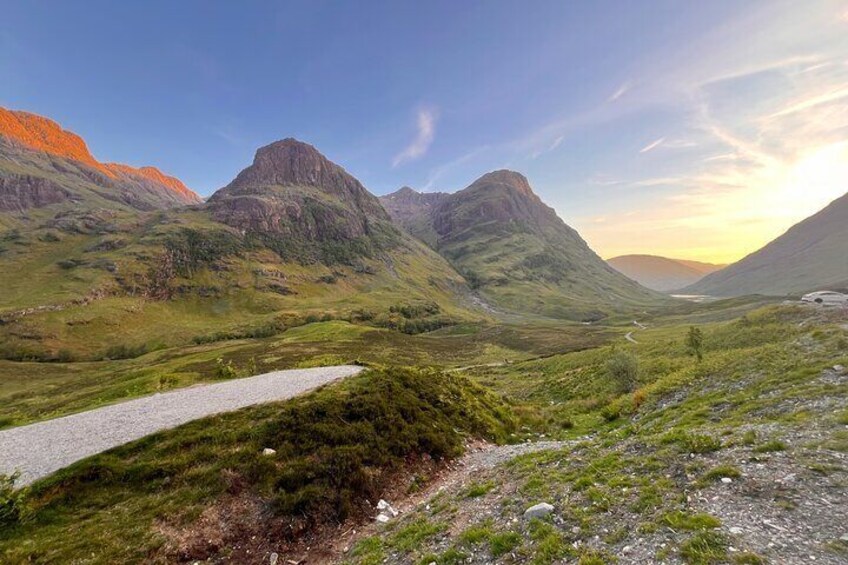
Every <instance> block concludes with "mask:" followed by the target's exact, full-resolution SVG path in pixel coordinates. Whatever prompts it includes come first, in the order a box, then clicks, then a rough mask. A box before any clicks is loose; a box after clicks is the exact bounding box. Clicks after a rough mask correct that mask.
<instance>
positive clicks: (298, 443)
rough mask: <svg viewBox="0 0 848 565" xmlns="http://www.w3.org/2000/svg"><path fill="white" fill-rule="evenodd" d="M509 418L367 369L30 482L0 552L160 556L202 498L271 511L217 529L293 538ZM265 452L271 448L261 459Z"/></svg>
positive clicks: (359, 507) (354, 511) (444, 391)
mask: <svg viewBox="0 0 848 565" xmlns="http://www.w3.org/2000/svg"><path fill="white" fill-rule="evenodd" d="M513 426H514V422H513V421H512V419H511V416H510V414H509V411H508V409H507V408H506V407H505V406H504V405H503V404H501V403H500V402H499V401H498V400H497V399H496V398H495V397H494V396H492V395H491V394H489V393H487V392H485V391H483V390H482V389H480V388H479V387H477V386H476V385H473V384H471V383H470V382H468V381H467V380H465V379H463V378H461V377H458V376H452V375H445V374H441V373H438V372H434V371H413V370H400V369H392V370H385V371H370V372H366V373H365V374H363V375H361V376H357V377H353V378H351V379H348V380H346V381H343V382H342V383H339V384H336V385H332V386H328V387H325V388H323V389H320V390H319V391H317V392H314V393H312V394H310V395H308V396H305V397H302V398H298V399H294V400H291V401H288V402H285V403H282V404H272V405H265V406H261V407H256V408H251V409H246V410H241V411H239V412H235V413H231V414H226V415H222V416H217V417H213V418H207V419H204V420H200V421H197V422H193V423H191V424H188V425H185V426H182V427H180V428H177V429H175V430H170V431H167V432H161V433H158V434H155V435H153V436H149V437H147V438H144V439H142V440H139V441H136V442H133V443H131V444H128V445H126V446H122V447H120V448H117V449H114V450H111V451H109V452H107V453H104V454H102V455H99V456H95V457H93V458H90V459H87V460H85V461H82V462H80V463H77V464H75V465H73V466H71V467H69V468H68V469H65V470H63V471H60V472H59V473H57V474H55V475H54V476H52V477H50V478H48V479H45V480H42V481H40V482H38V483H36V484H35V485H33V486H32V489H31V490H30V492H29V493H28V494H27V496H26V499H25V501H24V504H25V505H26V507H27V509H28V511H29V513H30V517H29V519H28V520H26V521H24V522H23V523H21V524H19V525H17V526H15V527H13V528H11V529H8V528H7V529H4V530H2V531H0V556H3V557H2V559H3V560H6V561H12V562H15V561H19V560H22V559H34V560H40V561H64V562H68V561H74V560H78V559H80V558H82V557H83V556H86V555H89V554H90V553H91V552H96V553H97V554H98V555H99V556H101V557H102V558H103V559H104V560H106V561H120V560H128V559H129V560H133V559H137V558H138V557H139V556H140V555H160V556H169V557H168V558H171V559H173V558H175V557H176V554H175V553H174V552H176V551H177V549H175V547H174V543H175V542H174V541H173V540H171V541H169V540H168V538H167V536H166V537H165V538H164V539H163V536H162V534H161V533H160V532H161V531H162V527H163V526H162V525H163V524H167V527H166V528H165V529H166V530H168V531H174V532H179V535H180V536H183V535H185V536H188V537H189V538H191V535H192V534H191V532H192V531H193V528H194V527H195V523H196V522H197V520H198V518H199V516H200V513H201V512H202V509H204V508H209V507H210V506H214V505H224V507H227V508H230V507H232V508H233V510H232V512H233V513H236V514H238V512H239V510H238V509H241V510H240V511H241V512H242V513H246V514H247V516H250V515H251V514H250V508H253V507H254V506H255V505H260V506H264V507H267V508H269V509H270V510H271V511H272V514H271V516H270V517H266V518H264V519H262V520H256V521H253V520H248V521H247V523H248V524H249V526H243V527H242V531H238V530H237V529H235V531H233V529H227V530H224V531H223V532H222V534H221V535H224V536H225V537H226V535H233V536H242V535H247V534H248V533H251V535H258V534H261V533H262V532H263V531H265V530H266V529H268V530H269V531H270V530H273V529H275V528H279V527H280V526H281V524H283V523H285V524H289V526H288V527H287V528H286V531H289V532H290V533H289V534H287V535H290V536H293V535H295V534H297V533H298V532H299V533H302V532H304V531H310V530H312V529H314V528H317V527H319V526H320V525H321V524H324V523H327V522H333V523H335V522H336V521H337V520H343V519H344V518H345V517H347V516H358V515H362V514H363V513H369V512H371V510H370V507H369V506H368V505H367V504H366V502H365V500H366V499H368V500H377V499H378V498H379V497H380V495H381V494H382V489H383V488H385V485H386V484H387V481H388V480H389V479H390V477H392V476H394V475H396V474H397V473H399V472H403V471H404V469H405V468H406V465H407V462H409V461H411V460H414V459H415V458H418V457H422V456H426V457H430V458H433V459H436V460H439V459H445V458H452V457H455V456H457V455H458V454H460V453H461V451H462V446H463V442H464V438H465V437H466V436H478V437H488V438H489V439H491V440H501V441H502V440H504V439H505V438H506V437H507V436H508V434H509V433H510V432H511V431H512V430H513V429H514V428H513ZM265 447H272V448H274V449H276V451H277V453H276V455H275V456H273V457H267V456H263V455H262V454H261V452H262V450H263V448H265ZM71 525H73V527H71ZM292 527H294V529H290V528H292ZM439 527H441V526H439ZM432 528H436V526H432ZM244 529H247V531H243V530H244ZM435 531H436V530H433V529H427V528H425V527H424V526H422V525H420V524H419V525H416V527H415V528H413V529H409V530H408V531H401V532H398V536H397V538H396V540H395V543H396V545H397V546H398V547H400V548H405V547H412V546H414V545H416V544H417V543H418V542H419V538H420V537H421V536H422V535H425V534H426V535H431V534H432V533H435ZM422 532H425V533H422ZM201 535H202V534H201ZM284 538H285V536H284ZM23 540H28V541H27V543H26V544H22V541H23ZM216 547H217V546H214V545H210V544H208V543H207V542H206V541H204V540H203V539H200V538H198V539H197V540H195V544H194V545H193V546H192V549H191V551H190V555H191V558H193V559H203V558H204V557H203V556H204V555H206V556H214V555H216V551H217V549H216Z"/></svg>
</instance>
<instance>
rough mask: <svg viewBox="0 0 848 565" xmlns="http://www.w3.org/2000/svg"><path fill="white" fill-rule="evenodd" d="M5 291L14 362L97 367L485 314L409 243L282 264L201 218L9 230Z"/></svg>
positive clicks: (451, 275)
mask: <svg viewBox="0 0 848 565" xmlns="http://www.w3.org/2000/svg"><path fill="white" fill-rule="evenodd" d="M0 285H2V286H3V288H4V289H6V291H5V292H4V293H2V295H0V318H2V319H3V321H4V323H3V324H2V325H0V335H3V336H4V339H3V345H2V349H3V355H4V356H5V357H6V358H9V359H27V358H32V359H50V358H54V359H55V358H60V357H61V358H64V359H66V360H70V359H85V360H90V359H98V358H101V357H103V356H107V355H106V353H107V351H108V350H109V349H110V348H114V347H122V346H124V347H126V348H128V349H134V348H135V349H137V348H146V349H148V350H149V349H155V348H160V347H171V346H175V345H182V344H187V343H191V342H192V341H195V340H198V339H204V338H214V336H215V334H222V335H226V334H236V335H238V334H241V335H243V336H245V337H248V336H251V335H261V334H264V335H269V334H270V333H274V332H275V331H279V330H281V329H284V328H286V327H289V326H291V325H297V324H300V323H303V322H304V321H306V320H307V319H309V320H310V321H314V320H317V319H321V318H324V317H329V318H346V319H361V320H363V321H369V322H374V323H376V324H381V325H392V324H393V325H396V326H404V327H406V328H407V329H413V328H412V326H411V325H410V323H409V322H408V321H406V320H405V319H404V316H403V315H400V314H398V315H395V313H392V312H391V311H390V308H391V307H393V306H399V305H403V304H413V305H414V304H419V303H420V304H424V303H427V304H430V303H433V304H435V305H436V306H435V307H434V308H432V309H430V311H428V312H420V313H416V314H415V317H416V318H418V319H421V323H420V328H419V329H420V330H427V329H435V328H437V327H439V326H440V325H446V324H450V323H454V322H457V321H461V320H464V319H475V318H476V319H480V318H482V317H484V313H482V312H478V313H473V312H472V311H471V310H470V309H471V308H472V304H471V303H470V301H469V300H468V299H466V298H465V295H466V294H467V293H468V291H467V287H466V286H465V283H464V281H463V279H462V278H461V277H460V276H459V275H457V274H456V273H455V272H454V271H453V269H452V268H451V267H450V266H449V265H448V264H447V262H445V261H444V260H443V259H442V258H441V257H439V256H438V255H437V254H435V253H434V252H433V251H431V250H430V249H428V248H427V247H426V246H424V245H423V244H421V243H419V242H416V241H414V240H412V239H410V238H408V237H401V239H399V240H398V241H397V242H396V244H395V245H394V246H393V248H392V249H391V251H386V252H379V253H377V252H375V253H373V254H371V256H368V255H361V254H355V255H354V256H352V257H348V256H346V255H344V254H342V255H340V256H338V260H337V261H336V262H327V263H318V262H296V261H291V260H289V261H284V260H283V259H282V258H281V257H280V256H279V255H278V254H277V253H276V252H275V251H274V250H273V249H269V248H268V247H267V246H266V244H265V242H264V241H262V240H261V239H259V238H256V237H253V236H252V235H250V234H247V235H242V234H241V233H239V232H238V231H237V230H235V229H233V228H229V227H227V226H224V225H222V224H219V223H217V222H215V221H213V220H212V219H211V218H210V216H209V213H208V212H206V211H203V210H195V211H184V212H171V213H153V214H149V215H141V216H139V215H133V216H115V217H110V218H108V219H103V220H102V221H98V222H92V223H91V224H88V225H85V226H80V225H75V226H73V227H66V228H61V229H57V228H51V227H36V228H30V229H28V230H17V231H7V232H5V235H4V236H2V238H0ZM424 318H426V319H427V322H426V323H425V322H424ZM116 328H120V331H115V329H116ZM400 329H403V328H400Z"/></svg>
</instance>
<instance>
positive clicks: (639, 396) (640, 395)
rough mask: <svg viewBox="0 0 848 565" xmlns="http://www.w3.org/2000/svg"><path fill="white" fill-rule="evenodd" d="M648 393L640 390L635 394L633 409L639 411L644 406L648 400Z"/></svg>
mask: <svg viewBox="0 0 848 565" xmlns="http://www.w3.org/2000/svg"><path fill="white" fill-rule="evenodd" d="M647 396H648V395H647V393H646V392H645V390H644V389H641V388H640V389H639V390H637V391H636V392H634V393H633V408H634V409H636V410H638V409H639V407H640V406H642V404H644V403H645V399H646V398H647Z"/></svg>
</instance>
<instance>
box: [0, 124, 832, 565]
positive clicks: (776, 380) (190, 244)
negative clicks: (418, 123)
mask: <svg viewBox="0 0 848 565" xmlns="http://www.w3.org/2000/svg"><path fill="white" fill-rule="evenodd" d="M395 186H397V185H395ZM840 206H841V200H840V201H837V202H835V203H834V204H832V205H831V206H830V207H828V208H827V209H825V210H824V211H823V212H821V213H820V215H816V216H813V217H811V218H810V219H808V220H806V221H805V222H802V223H801V224H799V226H797V227H796V228H793V229H791V230H790V231H789V232H787V234H786V235H785V236H783V237H782V238H780V239H778V240H776V241H775V242H773V243H772V244H770V245H769V246H766V247H765V248H764V249H763V250H762V251H760V252H757V253H755V254H753V255H751V256H749V257H748V258H746V259H743V260H742V261H740V262H738V263H734V264H732V265H730V266H726V267H724V266H721V265H713V264H705V263H696V262H693V261H682V260H672V259H666V258H663V257H656V256H646V255H631V256H626V257H618V258H615V259H611V260H610V261H609V262H606V261H604V260H602V259H601V258H600V256H599V255H598V254H597V253H595V251H593V250H592V248H591V247H590V246H589V244H588V243H587V242H586V241H585V240H584V239H583V237H582V236H581V235H580V234H579V233H578V232H577V230H575V229H574V228H572V227H571V226H569V225H567V224H566V223H565V222H564V221H563V220H562V219H561V218H560V217H559V216H558V214H557V213H556V212H555V211H554V209H553V208H551V207H549V206H548V205H547V204H545V203H544V202H543V201H542V199H541V198H540V197H539V196H538V195H537V194H536V193H535V192H534V190H533V187H532V186H531V184H530V181H529V180H528V179H527V177H525V176H524V175H522V174H521V173H519V172H516V171H512V170H506V169H499V170H495V171H492V172H488V173H485V174H483V175H482V176H479V177H478V178H477V180H475V181H473V182H472V183H471V184H470V185H468V186H467V187H466V188H463V189H460V190H457V191H455V192H452V193H441V192H439V193H427V192H417V191H415V190H414V189H412V188H409V187H404V188H402V189H400V190H399V191H396V192H394V193H390V194H388V195H385V196H381V197H377V196H375V195H374V194H372V193H371V192H370V191H369V190H368V189H367V188H366V187H365V186H364V185H363V184H362V183H361V182H360V181H359V180H358V179H357V178H356V177H354V176H353V175H352V174H351V173H349V172H348V171H346V170H345V169H344V168H342V167H341V166H340V165H338V164H336V163H334V162H333V161H331V160H330V159H329V158H328V157H326V156H325V155H323V154H322V153H321V152H320V151H319V150H318V149H317V148H316V147H314V146H312V145H309V144H307V143H304V142H301V141H298V140H296V139H293V138H285V139H282V140H279V141H274V142H271V143H268V144H266V145H263V146H261V147H259V148H258V149H257V150H256V151H255V153H254V156H253V160H252V162H250V163H249V164H247V165H246V166H245V167H244V168H243V169H242V170H241V172H239V173H237V174H236V175H235V176H234V177H232V181H230V182H229V183H228V184H226V185H225V186H224V187H223V188H220V189H219V190H217V191H215V192H214V193H213V194H211V196H209V197H208V198H206V199H201V198H200V197H199V196H197V194H195V193H194V192H193V191H191V190H190V189H189V188H187V187H186V185H185V184H183V183H182V182H181V181H179V180H177V179H176V178H174V177H170V176H167V175H165V174H164V173H161V172H159V170H158V169H154V168H150V167H141V168H133V167H129V166H125V165H115V164H110V163H101V162H100V161H98V160H96V159H95V158H94V157H93V156H92V155H91V154H90V153H89V151H88V149H87V146H86V144H85V142H84V141H83V140H82V138H80V137H79V136H77V135H76V134H73V133H71V132H69V131H66V130H64V129H62V128H61V127H60V126H58V124H56V123H55V122H52V121H51V120H48V119H46V118H41V117H38V116H34V115H32V114H27V113H23V112H12V111H7V110H2V111H0V289H2V293H0V561H3V562H4V563H5V562H8V563H33V562H35V563H68V562H73V563H114V562H146V563H147V562H149V563H178V562H208V563H229V562H233V563H263V564H264V563H270V564H272V565H273V564H276V563H296V564H299V563H304V564H308V563H350V564H354V563H356V564H363V565H365V564H367V565H377V564H380V563H420V564H423V565H430V564H433V563H435V564H439V565H441V564H445V565H452V564H460V563H492V562H496V563H561V562H566V563H578V564H580V565H595V564H601V563H616V562H617V563H656V562H663V563H686V564H693V565H699V564H709V563H739V564H741V563H766V562H771V563H805V562H808V560H812V559H815V560H816V562H820V563H834V564H835V563H840V562H842V561H844V558H845V556H846V555H847V554H848V541H846V536H848V532H846V531H844V528H843V525H844V523H845V520H846V519H848V516H847V515H846V514H845V508H846V503H848V501H846V499H845V492H846V488H845V487H846V485H848V483H846V481H847V480H848V468H846V466H845V453H846V449H848V446H846V434H845V429H844V428H845V426H846V425H848V420H846V417H848V372H846V370H845V366H846V365H848V357H846V355H847V354H846V352H848V333H846V332H848V312H846V311H845V309H844V308H840V307H835V308H829V307H825V306H819V305H816V304H801V303H800V302H799V300H798V299H799V298H800V294H801V293H802V292H803V291H806V290H810V289H814V288H816V287H817V286H820V285H836V287H838V285H839V282H840V281H842V280H843V278H841V277H843V274H845V273H842V271H841V268H842V267H841V263H839V262H838V261H831V260H830V259H827V258H826V257H825V255H827V253H825V251H827V252H828V253H830V251H832V250H833V249H841V248H842V246H844V245H843V244H844V243H845V241H844V239H843V238H842V237H841V235H840V233H841V232H839V227H838V226H839V225H840V223H839V222H838V221H836V220H835V219H834V218H836V219H838V218H839V213H840V210H841V208H840ZM822 218H824V220H822ZM820 220H822V221H820ZM799 234H800V235H799ZM800 236H803V237H800ZM801 240H803V242H800V241H801ZM813 240H814V244H813V245H812V247H810V246H809V245H808V243H809V242H810V241H813ZM799 256H801V259H803V260H804V261H807V262H810V263H809V265H812V264H813V263H816V264H818V263H820V262H821V261H828V265H829V266H828V268H826V269H824V268H823V269H818V268H816V269H815V270H809V269H810V267H809V266H808V264H807V263H803V264H802V263H801V262H800V259H798V257H799ZM828 257H830V256H829V255H828ZM820 260H821V261H820ZM787 261H789V262H794V261H799V262H798V263H797V266H795V263H793V267H792V268H791V269H790V268H788V267H786V266H785V262H787ZM761 264H763V265H766V267H763V269H760V267H759V265H761ZM752 271H753V272H756V273H757V274H756V275H752V274H750V273H751V272H752ZM760 271H762V272H760ZM776 271H781V272H782V273H784V274H785V276H780V277H778V276H776V275H775V272H776ZM816 273H821V276H816ZM845 275H846V277H848V274H845ZM845 280H848V278H845ZM740 281H741V282H740ZM681 289H682V290H681ZM677 291H680V293H684V294H685V293H689V294H701V293H703V294H710V295H714V297H715V299H711V300H704V301H695V300H683V299H680V298H675V297H673V296H671V295H670V294H667V293H670V292H675V293H677ZM222 395H223V396H222ZM57 442H58V443H59V444H60V445H56V444H57ZM15 461H17V462H18V463H17V464H15ZM21 462H23V463H21ZM387 501H388V502H387ZM397 510H399V512H398V511H397Z"/></svg>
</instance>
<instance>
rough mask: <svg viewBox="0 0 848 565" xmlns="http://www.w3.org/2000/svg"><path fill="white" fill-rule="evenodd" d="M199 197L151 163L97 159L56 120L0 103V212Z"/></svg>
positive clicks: (153, 205)
mask: <svg viewBox="0 0 848 565" xmlns="http://www.w3.org/2000/svg"><path fill="white" fill-rule="evenodd" d="M200 202H201V198H200V197H199V196H198V195H197V194H195V193H194V192H193V191H191V190H190V189H189V188H188V187H186V186H185V185H184V184H183V183H182V182H181V181H179V180H178V179H176V178H174V177H171V176H168V175H166V174H164V173H162V172H161V171H159V170H158V169H156V168H155V167H141V168H135V167H131V166H129V165H122V164H118V163H101V162H100V161H98V160H97V159H95V158H94V156H92V155H91V153H90V152H89V150H88V147H87V146H86V144H85V141H83V139H82V138H81V137H79V136H78V135H76V134H74V133H72V132H69V131H66V130H64V129H62V128H61V126H59V124H57V123H56V122H54V121H52V120H49V119H47V118H44V117H42V116H37V115H35V114H30V113H28V112H17V111H11V110H6V109H4V108H0V212H24V211H33V210H37V209H39V208H43V207H45V206H50V207H52V209H53V211H54V212H55V211H57V210H59V209H65V210H69V211H79V210H80V207H85V208H87V209H93V208H101V209H114V210H128V209H134V210H156V209H165V208H173V207H175V206H184V205H187V204H197V203H200ZM0 225H2V224H0Z"/></svg>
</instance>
